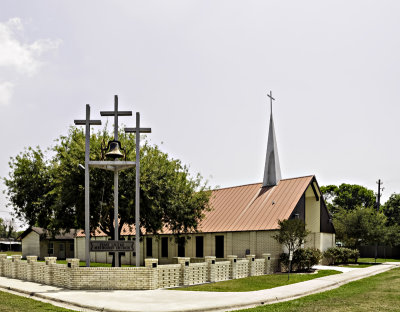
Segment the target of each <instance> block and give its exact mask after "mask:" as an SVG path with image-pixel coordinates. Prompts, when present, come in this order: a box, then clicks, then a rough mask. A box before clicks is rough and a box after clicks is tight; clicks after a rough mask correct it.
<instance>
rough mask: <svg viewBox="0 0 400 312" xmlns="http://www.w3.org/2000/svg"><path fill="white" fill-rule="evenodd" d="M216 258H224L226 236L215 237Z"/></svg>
mask: <svg viewBox="0 0 400 312" xmlns="http://www.w3.org/2000/svg"><path fill="white" fill-rule="evenodd" d="M215 257H217V258H223V257H224V236H222V235H217V236H215Z"/></svg>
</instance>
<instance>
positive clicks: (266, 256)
mask: <svg viewBox="0 0 400 312" xmlns="http://www.w3.org/2000/svg"><path fill="white" fill-rule="evenodd" d="M262 257H263V258H264V259H265V264H264V274H271V254H270V253H263V254H262Z"/></svg>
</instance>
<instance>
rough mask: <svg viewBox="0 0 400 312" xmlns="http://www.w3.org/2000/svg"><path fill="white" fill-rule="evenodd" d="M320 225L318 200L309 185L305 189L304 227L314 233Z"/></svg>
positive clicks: (318, 229)
mask: <svg viewBox="0 0 400 312" xmlns="http://www.w3.org/2000/svg"><path fill="white" fill-rule="evenodd" d="M320 227H321V226H320V202H319V201H317V200H316V198H315V195H314V192H313V190H312V188H311V185H310V186H309V187H308V189H307V191H306V229H307V230H309V231H311V232H312V233H315V232H319V231H320Z"/></svg>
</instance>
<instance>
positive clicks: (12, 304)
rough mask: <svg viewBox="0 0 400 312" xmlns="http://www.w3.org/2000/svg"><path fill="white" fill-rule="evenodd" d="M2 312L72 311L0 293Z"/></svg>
mask: <svg viewBox="0 0 400 312" xmlns="http://www.w3.org/2000/svg"><path fill="white" fill-rule="evenodd" d="M0 311H2V312H16V311H29V312H36V311H37V312H40V311H57V312H69V311H72V310H68V309H64V308H60V307H57V306H53V305H51V304H49V303H45V302H41V301H36V300H33V299H30V298H26V297H21V296H17V295H13V294H10V293H7V292H2V291H0Z"/></svg>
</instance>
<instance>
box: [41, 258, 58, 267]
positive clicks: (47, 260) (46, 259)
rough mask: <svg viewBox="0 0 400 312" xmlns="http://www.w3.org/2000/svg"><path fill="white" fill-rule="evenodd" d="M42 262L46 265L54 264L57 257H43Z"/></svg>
mask: <svg viewBox="0 0 400 312" xmlns="http://www.w3.org/2000/svg"><path fill="white" fill-rule="evenodd" d="M44 262H45V263H46V265H49V264H54V263H56V262H57V257H44Z"/></svg>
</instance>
